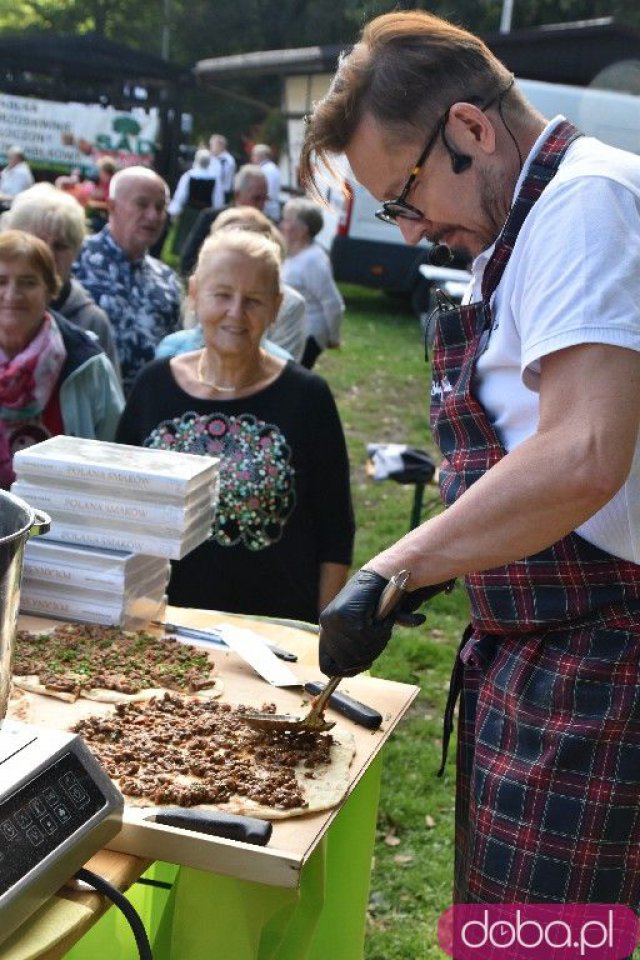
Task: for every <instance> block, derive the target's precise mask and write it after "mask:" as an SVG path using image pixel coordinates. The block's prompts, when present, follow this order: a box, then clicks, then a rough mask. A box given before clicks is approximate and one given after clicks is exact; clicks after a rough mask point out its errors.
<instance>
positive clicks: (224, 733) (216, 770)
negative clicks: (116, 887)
mask: <svg viewBox="0 0 640 960" xmlns="http://www.w3.org/2000/svg"><path fill="white" fill-rule="evenodd" d="M250 712H251V710H250V708H248V707H246V706H243V705H242V704H239V705H236V706H232V705H230V704H226V703H219V702H211V701H204V702H202V701H195V700H187V699H185V698H183V697H180V696H177V695H175V694H170V693H166V694H165V695H164V697H161V698H154V699H152V700H150V701H149V702H148V703H145V704H140V703H129V704H119V705H118V706H117V707H116V710H115V715H113V716H111V717H108V718H100V717H89V718H88V719H87V720H83V721H80V722H79V723H77V724H76V726H75V727H74V730H75V732H77V733H79V734H80V735H81V736H82V737H83V739H84V740H85V741H86V743H87V744H88V746H89V747H90V748H91V750H92V751H93V752H94V753H95V754H96V756H97V757H98V759H99V760H100V761H101V763H102V764H103V766H104V767H105V769H106V771H107V773H108V774H109V776H110V777H112V779H114V780H117V782H118V785H119V787H120V789H121V791H122V793H124V794H125V796H128V797H136V798H142V799H143V800H144V801H145V802H147V801H148V804H149V805H150V806H151V805H154V806H157V805H161V804H177V805H178V806H182V807H192V806H195V805H197V804H213V805H216V804H224V803H227V802H228V801H230V800H231V799H232V798H234V797H241V798H246V799H248V800H252V801H254V802H256V803H259V804H262V805H265V806H268V807H272V808H275V809H282V810H291V809H293V808H304V807H305V806H306V805H307V801H306V800H305V797H304V787H301V786H300V784H299V782H298V779H297V777H296V769H298V770H303V771H304V772H303V774H302V779H303V780H304V779H305V778H307V779H313V778H314V776H315V773H314V771H315V770H316V769H317V768H318V767H321V766H323V765H327V764H328V763H329V761H330V751H331V744H332V742H333V740H332V737H331V736H330V735H326V734H319V733H307V732H303V733H291V732H289V731H287V732H284V733H281V732H278V731H265V730H255V729H253V728H252V727H250V726H249V725H248V724H247V723H246V722H245V717H246V716H247V714H248V713H250ZM262 712H271V713H275V706H274V705H273V704H264V705H263V707H262Z"/></svg>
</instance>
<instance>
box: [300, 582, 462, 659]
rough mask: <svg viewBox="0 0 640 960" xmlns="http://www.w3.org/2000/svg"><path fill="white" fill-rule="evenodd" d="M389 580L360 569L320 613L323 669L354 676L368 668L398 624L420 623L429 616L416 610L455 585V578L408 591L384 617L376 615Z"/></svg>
mask: <svg viewBox="0 0 640 960" xmlns="http://www.w3.org/2000/svg"><path fill="white" fill-rule="evenodd" d="M388 582H389V581H388V580H387V579H386V578H385V577H381V576H380V574H378V573H374V571H373V570H359V571H358V573H356V574H355V575H354V576H353V577H351V579H350V580H349V581H348V582H347V583H346V584H345V586H344V587H343V588H342V590H341V591H340V593H339V594H338V595H337V596H336V597H334V598H333V600H332V601H331V603H330V604H329V605H328V606H327V607H325V609H324V610H323V611H322V613H321V614H320V647H319V652H320V669H321V670H322V672H323V673H324V674H326V675H327V676H329V677H332V676H342V677H352V676H354V675H355V674H356V673H361V672H362V671H363V670H366V669H368V667H370V666H371V664H372V663H373V661H374V660H375V659H376V658H377V657H379V656H380V654H381V653H382V651H383V650H384V648H385V647H386V645H387V643H388V642H389V638H390V637H391V631H392V629H393V626H394V624H395V623H396V622H397V623H401V624H403V625H405V626H418V624H420V623H423V622H424V620H425V617H424V616H423V615H422V614H416V613H414V611H415V610H416V609H417V607H419V606H420V605H421V604H422V603H424V602H425V601H426V600H428V599H429V598H430V597H432V596H434V595H435V594H436V593H440V592H441V591H442V590H445V589H451V587H452V586H453V581H452V580H451V581H448V582H447V583H442V584H436V585H434V586H430V587H422V588H420V589H419V590H413V591H412V592H410V593H407V594H405V596H404V597H402V599H401V600H400V602H399V604H398V605H397V607H396V608H395V610H393V611H392V612H391V613H390V614H389V615H388V616H386V617H385V618H384V619H383V620H378V619H377V618H376V611H377V609H378V604H379V602H380V597H381V596H382V591H383V590H384V588H385V587H386V585H387V583H388Z"/></svg>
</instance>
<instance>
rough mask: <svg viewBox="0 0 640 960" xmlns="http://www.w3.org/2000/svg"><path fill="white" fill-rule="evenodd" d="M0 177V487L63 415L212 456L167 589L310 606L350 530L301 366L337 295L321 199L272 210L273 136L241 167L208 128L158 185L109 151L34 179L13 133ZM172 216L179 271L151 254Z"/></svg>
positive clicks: (329, 439)
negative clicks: (83, 166) (212, 507)
mask: <svg viewBox="0 0 640 960" xmlns="http://www.w3.org/2000/svg"><path fill="white" fill-rule="evenodd" d="M2 184H3V189H4V194H3V199H4V201H5V202H4V212H3V213H2V216H1V217H0V470H1V471H2V476H1V478H0V483H1V484H2V486H3V487H4V488H6V489H8V488H9V487H10V486H11V483H12V481H13V479H14V475H13V468H12V460H13V455H14V454H15V452H16V451H17V450H19V449H20V448H21V447H23V446H26V445H28V444H31V443H37V442H39V441H40V440H43V439H45V438H46V437H48V436H52V435H55V434H59V433H65V434H69V435H73V436H78V437H89V438H95V439H101V440H111V441H114V440H115V441H116V442H119V443H124V444H134V445H141V446H148V447H164V448H166V449H171V450H174V451H187V452H190V453H198V454H201V455H205V456H207V455H210V456H217V457H220V458H221V465H220V493H219V502H218V506H217V509H216V512H215V515H214V518H213V522H212V531H211V537H210V539H209V540H208V541H207V542H206V543H205V544H203V545H202V546H201V547H199V548H197V549H196V550H194V551H193V552H192V553H191V554H189V555H188V556H187V557H186V558H184V559H183V560H182V561H180V562H175V563H174V564H173V568H172V574H171V580H170V584H169V590H168V594H169V600H170V602H172V603H174V604H176V605H186V606H194V607H201V608H210V609H211V608H213V609H222V610H227V611H231V612H239V613H249V614H254V615H268V616H269V615H270V616H278V617H288V618H293V619H296V620H305V621H311V622H317V619H318V616H319V613H320V610H321V609H322V608H323V607H324V606H326V604H327V603H328V602H329V600H330V599H331V598H332V597H333V596H335V594H336V593H337V592H338V591H339V589H340V588H341V587H342V586H343V585H344V583H345V581H346V577H347V571H348V568H349V565H350V563H351V555H352V549H353V538H354V520H353V513H352V508H351V497H350V488H349V465H348V460H347V452H346V444H345V439H344V434H343V431H342V426H341V424H340V419H339V416H338V412H337V409H336V406H335V403H334V400H333V397H332V395H331V392H330V390H329V388H328V386H327V384H326V383H325V381H324V380H322V378H321V377H319V376H318V375H317V374H315V373H311V372H310V370H309V369H305V367H308V368H310V367H311V366H313V363H314V362H315V359H316V357H317V355H318V354H319V352H320V350H321V349H323V348H324V347H326V346H337V345H338V344H339V341H340V336H339V327H340V323H341V320H342V313H343V309H344V305H343V303H342V300H341V298H340V295H339V294H338V292H337V290H336V288H335V285H334V284H333V280H332V278H331V271H330V267H329V261H328V258H327V257H326V254H324V253H323V252H322V251H321V249H320V248H317V250H316V249H314V248H315V247H317V245H315V244H314V243H313V237H314V236H315V234H316V233H317V230H318V229H319V226H321V225H322V214H321V212H320V209H319V208H316V207H315V204H311V203H307V204H306V205H305V206H304V207H303V208H301V209H298V208H297V207H295V206H293V207H292V208H291V209H290V208H289V206H288V205H285V208H284V215H283V210H282V205H281V202H280V179H279V171H278V167H277V165H276V164H275V163H274V162H273V159H272V155H271V150H270V148H269V147H267V146H266V145H264V144H258V145H256V146H255V147H254V149H253V151H252V153H251V157H250V162H247V163H245V164H244V165H242V166H240V167H239V168H237V164H236V160H235V159H234V157H233V156H232V155H231V153H230V152H229V150H228V144H227V140H226V138H225V137H224V136H222V135H221V134H213V135H212V136H211V138H210V140H209V145H208V148H205V147H202V148H200V149H198V150H197V151H196V153H195V156H194V161H193V165H192V167H191V168H190V169H189V170H187V171H185V172H184V173H183V174H182V176H181V177H180V178H179V180H178V182H177V184H176V186H175V189H174V191H173V194H172V193H171V191H170V189H169V186H168V184H167V183H166V181H165V180H164V179H163V178H162V177H161V176H160V175H159V174H158V173H157V172H155V171H154V170H152V169H151V168H148V167H144V166H125V167H123V168H122V169H118V167H117V166H116V164H115V163H114V161H113V159H112V158H111V157H104V158H102V159H101V160H99V161H98V162H97V165H96V175H95V177H94V178H93V179H84V178H82V177H81V176H79V175H78V172H76V171H74V172H72V173H71V174H70V175H68V176H67V175H65V176H64V177H59V178H58V179H57V180H56V182H55V184H53V183H49V182H46V181H41V182H38V183H34V177H33V174H32V173H31V171H30V170H29V168H28V164H27V163H26V160H25V158H24V154H23V153H22V151H21V150H20V149H19V148H18V147H15V148H11V150H10V151H9V152H8V162H7V165H6V168H5V170H4V171H3V173H2ZM312 207H313V208H315V209H316V215H315V217H312V216H311V209H310V208H312ZM309 218H311V219H309ZM307 222H308V226H307ZM302 224H305V226H304V230H303V229H302V226H300V228H299V229H298V226H297V225H302ZM279 225H281V226H282V231H281V230H280V229H279ZM318 225H319V226H318ZM170 226H171V227H173V234H172V235H173V251H174V252H175V254H176V255H177V259H178V260H179V265H180V266H179V270H174V269H172V268H171V267H170V266H169V265H168V264H167V263H166V262H165V261H164V260H163V259H162V258H161V257H160V256H157V255H156V254H157V253H158V252H159V251H162V249H163V246H164V243H165V242H166V238H167V233H168V229H169V227H170ZM302 248H305V250H306V248H308V251H307V252H306V255H307V257H308V259H307V260H306V261H305V262H304V263H303V264H300V263H299V261H300V257H301V250H302ZM167 259H168V258H167ZM296 264H298V265H297V266H296ZM292 265H293V267H294V269H291V270H290V273H291V277H290V278H288V277H287V271H289V269H290V266H292ZM316 273H317V282H314V275H315V274H316ZM325 285H326V286H327V291H326V292H323V287H324V286H325ZM323 312H324V313H326V316H324V314H323ZM323 317H324V319H323ZM310 344H313V345H314V348H313V349H312V350H310ZM326 463H331V467H332V469H331V471H327V470H325V469H323V464H326Z"/></svg>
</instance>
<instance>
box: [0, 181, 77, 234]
mask: <svg viewBox="0 0 640 960" xmlns="http://www.w3.org/2000/svg"><path fill="white" fill-rule="evenodd" d="M0 226H1V227H2V229H4V228H5V227H6V228H7V229H10V230H26V231H27V233H35V234H37V235H40V234H41V233H50V234H53V236H55V237H61V238H63V239H64V241H65V242H66V243H68V244H69V246H70V247H72V248H73V249H74V250H79V249H80V247H81V245H82V241H83V240H84V238H85V235H86V232H87V229H86V224H85V215H84V210H83V209H82V206H81V205H80V204H79V203H78V201H77V200H76V199H75V197H72V196H71V194H70V193H65V191H64V190H58V189H57V188H56V187H54V186H53V184H52V183H36V184H35V185H34V186H33V187H29V189H28V190H23V191H22V193H19V194H18V195H17V196H16V198H15V199H14V201H13V203H12V204H11V208H10V209H9V210H8V211H7V212H6V213H5V214H3V215H2V219H1V221H0Z"/></svg>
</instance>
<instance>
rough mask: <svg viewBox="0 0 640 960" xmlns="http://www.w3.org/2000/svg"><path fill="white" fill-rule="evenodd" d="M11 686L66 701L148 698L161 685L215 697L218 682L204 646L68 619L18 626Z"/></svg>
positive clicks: (219, 687)
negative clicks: (44, 627)
mask: <svg viewBox="0 0 640 960" xmlns="http://www.w3.org/2000/svg"><path fill="white" fill-rule="evenodd" d="M13 683H14V686H15V687H17V688H19V689H21V690H26V691H27V692H29V693H39V694H44V695H45V696H49V697H55V698H56V699H58V700H65V701H67V702H69V703H75V701H76V700H77V699H78V698H79V697H81V698H83V699H86V700H96V701H99V702H102V703H127V702H134V701H137V700H148V699H149V698H150V697H153V696H158V695H161V694H162V693H163V692H164V691H165V690H177V691H179V692H182V693H186V694H190V695H194V696H198V697H218V696H220V693H221V692H222V682H221V681H220V680H219V679H218V678H217V677H216V676H215V674H214V665H213V661H212V659H211V657H210V655H209V654H208V652H207V651H206V650H202V649H200V648H198V647H194V646H189V645H187V644H183V643H178V642H177V641H175V640H171V639H165V638H161V637H156V636H154V635H153V634H151V633H148V632H146V631H144V630H139V631H137V632H125V631H123V630H121V629H120V628H119V627H103V626H96V625H93V624H80V623H75V624H74V623H67V624H61V625H60V626H58V627H55V629H53V630H51V631H47V632H43V633H31V632H29V631H27V630H19V631H18V633H17V635H16V643H15V650H14V658H13Z"/></svg>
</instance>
